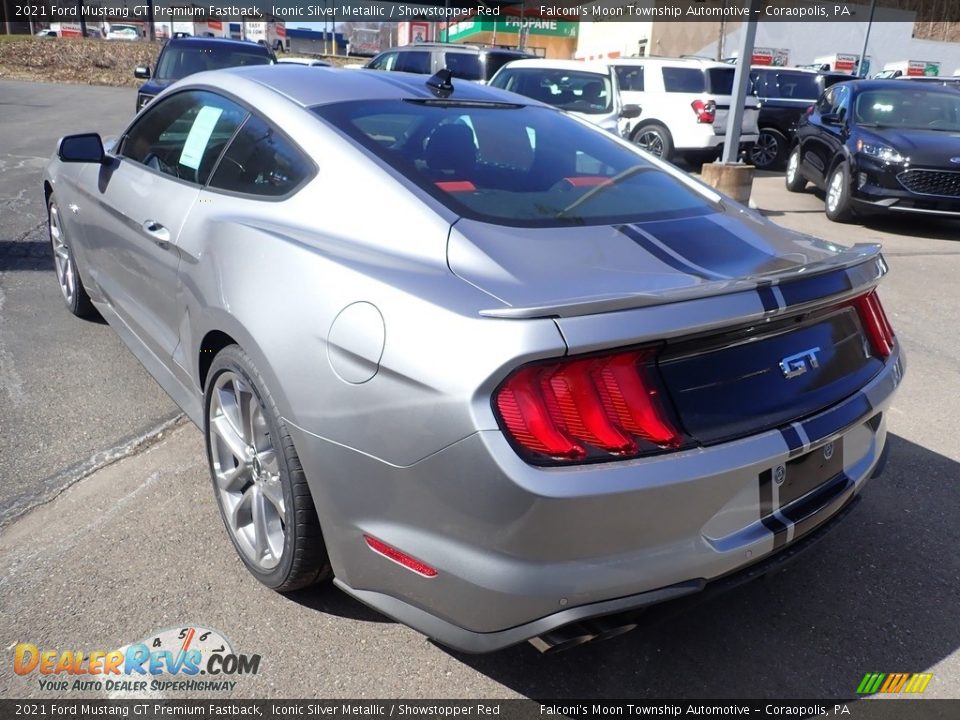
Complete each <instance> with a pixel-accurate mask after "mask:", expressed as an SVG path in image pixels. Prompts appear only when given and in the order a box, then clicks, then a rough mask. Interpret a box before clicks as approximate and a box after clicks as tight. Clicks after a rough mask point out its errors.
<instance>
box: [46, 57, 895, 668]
mask: <svg viewBox="0 0 960 720" xmlns="http://www.w3.org/2000/svg"><path fill="white" fill-rule="evenodd" d="M43 189H44V192H45V194H46V197H47V204H48V207H49V217H50V237H51V242H52V245H53V251H54V254H55V259H56V271H57V278H58V280H59V282H60V286H61V289H62V291H63V296H64V298H65V300H66V303H67V306H68V307H69V309H70V310H71V311H72V312H74V313H76V314H78V315H83V314H86V313H89V312H92V311H93V310H94V309H95V310H97V311H99V312H100V313H101V314H102V315H103V316H104V317H105V318H106V319H107V321H108V322H109V323H110V325H111V326H113V327H114V328H115V329H116V331H117V332H118V333H119V334H120V336H121V337H122V338H123V340H124V342H125V343H126V344H127V346H128V347H129V348H130V349H131V351H132V352H133V353H134V354H135V355H136V356H137V357H138V358H139V359H140V361H141V362H142V363H143V364H144V366H145V367H146V368H147V369H148V370H149V371H150V372H151V373H152V374H153V376H154V377H155V378H156V379H157V381H158V382H159V383H160V384H161V385H162V386H163V387H164V388H165V389H166V391H167V392H168V393H169V394H170V395H171V396H172V397H173V398H174V399H175V400H176V402H177V403H178V404H179V405H180V406H181V407H182V408H183V409H184V411H185V412H186V414H187V415H188V416H189V417H190V418H191V419H192V420H193V421H194V422H195V423H196V424H197V425H198V426H199V427H201V428H203V431H204V433H205V434H206V442H207V452H208V457H209V464H210V470H211V474H212V477H213V489H214V494H215V496H216V498H217V501H218V503H219V507H220V511H221V513H222V515H223V520H224V524H225V526H226V528H227V531H228V533H229V536H230V538H231V540H232V541H233V544H234V545H235V547H236V550H237V552H238V553H239V555H240V557H241V558H243V561H244V562H245V563H246V565H247V567H248V568H249V569H250V571H251V572H252V573H253V574H254V575H255V576H256V577H257V578H258V579H259V580H261V581H262V582H263V583H265V584H267V585H268V586H270V587H273V588H276V589H277V590H281V591H286V590H292V589H295V588H299V587H303V586H305V585H308V584H311V583H314V582H317V581H321V580H325V579H328V578H331V577H332V578H334V580H333V582H335V583H336V584H337V585H338V586H339V587H340V588H342V589H343V590H344V591H346V592H348V593H349V594H351V595H353V596H354V597H356V598H358V599H360V600H361V601H363V602H365V603H367V604H369V605H371V606H373V607H374V608H377V609H378V610H380V611H382V612H383V613H385V614H387V615H389V616H391V617H393V618H396V619H398V620H401V621H402V622H404V623H406V624H408V625H410V626H412V627H414V628H416V629H417V630H420V631H421V632H423V633H425V634H427V635H429V636H430V637H432V638H434V639H436V640H437V641H439V642H442V643H444V644H447V645H450V646H453V647H456V648H460V649H464V650H469V651H478V652H479V651H490V650H496V649H499V648H502V647H506V646H508V645H511V644H513V643H517V642H520V641H523V640H527V639H534V640H535V644H538V645H539V647H540V648H541V649H550V648H556V647H565V646H568V645H572V644H576V643H578V642H583V641H585V640H587V639H590V638H592V637H594V636H598V635H599V636H609V635H612V634H615V633H616V632H620V631H621V630H624V629H626V628H628V627H630V622H629V619H630V618H631V617H632V613H635V612H636V611H637V610H638V609H640V608H644V607H647V606H649V605H652V604H654V603H658V602H660V601H663V600H668V599H671V598H677V597H680V596H684V595H688V594H692V593H696V592H697V591H700V590H702V589H704V587H705V586H707V585H708V584H710V582H711V581H714V580H718V579H720V578H722V577H726V576H728V575H731V574H734V573H735V571H738V572H737V573H736V574H734V577H742V576H744V575H745V574H749V573H751V572H755V571H756V568H757V567H758V565H755V564H756V563H761V564H762V563H767V562H772V560H771V558H774V557H779V558H782V557H783V556H785V555H788V554H792V553H779V551H781V550H784V549H787V548H797V547H799V546H801V545H803V544H804V543H807V542H808V539H809V538H813V537H815V536H818V535H821V534H822V531H823V530H824V529H825V527H826V526H827V524H828V521H830V520H835V519H837V518H839V517H840V516H842V515H845V514H846V510H847V509H848V508H849V507H850V505H851V502H852V501H853V500H854V499H855V497H856V496H857V494H858V493H859V491H860V490H861V488H862V487H863V485H864V483H865V482H866V481H867V479H868V478H869V477H871V476H872V475H874V474H876V472H877V471H878V469H879V466H880V465H881V464H882V459H883V450H884V447H885V441H886V422H885V417H886V412H887V409H888V407H889V404H890V402H891V397H892V395H893V392H894V390H895V388H896V387H897V385H898V383H899V382H900V378H901V375H902V368H903V365H902V356H901V351H900V346H899V343H898V341H897V340H896V339H895V337H894V334H893V331H892V330H891V327H890V324H889V323H888V321H887V318H886V316H885V315H884V311H883V309H882V307H881V305H880V300H879V299H878V296H877V292H876V287H877V285H878V283H879V282H880V280H881V277H882V276H883V275H884V273H885V272H886V265H885V263H884V260H883V258H882V256H881V255H880V254H879V249H878V248H877V247H876V246H872V245H870V246H856V247H853V248H842V247H840V246H837V245H834V244H832V243H829V242H824V241H821V240H817V239H814V238H811V237H808V236H804V235H800V234H797V233H795V232H791V231H789V230H785V229H783V228H780V227H777V226H776V225H773V224H772V223H770V222H768V221H767V220H765V219H763V218H762V217H760V216H758V215H757V214H755V213H753V212H751V211H749V210H747V209H746V208H744V207H742V206H739V205H737V204H735V203H734V202H732V201H731V200H729V199H728V198H726V197H724V196H722V195H719V194H717V193H715V192H714V191H713V190H711V189H709V188H707V187H706V186H704V185H702V184H700V183H699V182H697V181H695V180H693V179H691V178H690V177H688V176H687V175H685V174H683V173H682V172H680V171H678V170H676V169H674V168H673V167H671V166H669V165H668V164H666V163H663V162H660V161H658V160H656V159H653V158H651V157H650V156H648V155H645V154H644V153H643V152H642V151H640V150H638V149H636V148H634V147H633V146H632V145H631V144H630V143H628V142H625V141H623V140H620V139H618V138H616V137H614V136H612V135H610V134H609V133H605V132H603V131H601V130H598V129H596V128H593V127H591V126H590V125H588V124H586V123H583V122H581V121H580V120H577V119H575V118H572V117H569V116H567V115H565V114H564V113H562V112H560V111H558V110H556V109H555V108H551V107H549V106H546V105H541V104H539V103H537V102H535V101H532V100H530V99H528V98H523V97H520V96H518V95H513V94H510V93H506V92H503V91H500V90H497V89H494V88H488V87H483V86H480V85H474V84H471V83H466V82H462V81H456V80H455V81H454V82H453V84H451V82H450V81H449V77H445V76H443V75H442V74H438V76H436V77H433V78H429V79H428V78H426V77H425V76H422V75H407V74H404V73H390V74H381V73H369V74H368V73H361V74H358V73H355V72H350V71H343V70H337V69H325V68H305V67H262V68H245V69H234V70H223V71H217V72H214V73H205V74H198V75H194V76H191V77H190V78H188V79H186V80H184V81H182V82H181V83H178V84H177V85H175V86H173V87H172V88H170V89H169V90H167V91H166V92H165V93H163V94H162V95H160V96H159V97H158V98H157V99H156V100H155V101H154V102H152V103H151V104H150V105H149V106H148V107H147V108H146V109H144V110H143V111H142V112H141V113H140V114H139V115H138V116H137V117H136V118H135V119H134V120H133V122H132V123H131V125H130V126H129V127H128V128H127V129H126V131H125V132H124V133H123V135H122V136H121V137H120V138H119V139H118V140H117V141H115V142H108V143H107V144H106V146H104V145H103V144H102V142H101V140H100V138H99V136H97V135H92V134H91V135H75V136H69V137H66V138H63V139H62V140H61V141H60V144H59V147H58V150H57V155H56V156H55V157H54V158H53V160H52V161H51V163H50V165H49V167H48V169H47V173H46V177H45V182H44V188H43ZM830 524H831V525H832V523H830ZM814 531H817V532H816V533H815V532H814ZM808 534H809V536H808ZM804 536H808V537H805V538H804ZM801 538H804V540H803V541H800V539H801ZM798 541H800V542H799V543H798Z"/></svg>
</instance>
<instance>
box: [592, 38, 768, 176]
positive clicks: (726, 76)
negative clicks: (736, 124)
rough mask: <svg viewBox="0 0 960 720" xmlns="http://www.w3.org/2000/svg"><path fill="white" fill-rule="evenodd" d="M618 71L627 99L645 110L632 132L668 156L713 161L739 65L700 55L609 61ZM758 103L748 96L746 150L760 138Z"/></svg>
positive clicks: (743, 142)
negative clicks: (736, 66) (705, 58)
mask: <svg viewBox="0 0 960 720" xmlns="http://www.w3.org/2000/svg"><path fill="white" fill-rule="evenodd" d="M605 62H607V63H608V64H610V65H611V66H612V67H613V68H614V70H615V72H616V74H617V80H618V83H619V86H620V95H621V97H622V98H623V102H624V103H625V104H629V105H639V106H640V107H641V108H642V109H643V114H642V115H641V116H640V118H639V119H637V120H633V121H631V122H629V123H627V128H626V131H627V134H628V137H629V138H630V139H631V140H633V142H635V143H636V144H637V145H639V146H640V147H642V148H643V149H644V150H646V151H647V152H650V153H652V154H654V155H656V156H657V157H662V158H664V159H666V160H670V159H673V158H675V157H676V156H677V155H683V156H685V157H686V158H687V159H688V160H690V161H692V162H702V161H706V160H712V159H714V158H716V157H717V155H718V154H719V151H720V148H721V147H722V145H723V141H724V136H725V134H726V122H727V115H728V113H729V111H730V95H731V92H732V90H733V76H734V73H735V72H736V68H734V67H731V66H730V65H728V64H727V63H722V62H714V61H712V60H703V59H700V58H661V57H642V58H617V59H615V60H607V61H605ZM758 112H759V109H758V102H757V100H756V98H754V97H750V98H748V99H747V102H746V108H745V110H744V113H743V122H742V124H741V131H742V134H741V136H740V143H741V146H742V147H743V149H747V148H749V146H750V145H751V144H752V143H754V142H756V140H757V116H758Z"/></svg>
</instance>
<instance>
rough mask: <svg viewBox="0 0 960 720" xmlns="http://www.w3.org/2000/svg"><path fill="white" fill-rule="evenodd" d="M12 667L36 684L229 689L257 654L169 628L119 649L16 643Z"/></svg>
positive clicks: (256, 662) (203, 633)
mask: <svg viewBox="0 0 960 720" xmlns="http://www.w3.org/2000/svg"><path fill="white" fill-rule="evenodd" d="M13 671H14V672H15V673H16V674H17V675H21V676H25V677H30V678H33V677H36V679H37V682H38V683H39V687H40V689H41V690H45V691H53V692H57V691H59V692H64V691H67V692H69V691H106V692H110V693H126V692H133V693H138V692H148V691H150V692H158V691H159V692H164V691H184V692H220V691H223V692H230V691H232V690H233V689H234V688H235V687H236V685H237V680H236V679H235V678H236V677H238V676H243V675H256V674H257V673H258V672H259V671H260V656H259V655H248V654H243V653H237V652H235V651H234V649H233V645H232V644H231V643H230V641H229V640H227V639H226V638H225V637H224V636H223V635H222V634H221V633H219V632H217V631H216V630H211V629H209V628H204V627H199V626H190V627H179V628H170V629H169V630H163V631H161V632H158V633H154V634H152V635H149V636H147V637H146V638H144V639H143V640H141V641H140V642H136V643H131V644H130V645H127V646H125V647H122V648H120V649H118V650H111V651H101V650H91V651H85V650H73V649H67V650H60V649H57V648H40V647H38V646H37V645H35V644H33V643H17V645H16V647H15V648H14V651H13Z"/></svg>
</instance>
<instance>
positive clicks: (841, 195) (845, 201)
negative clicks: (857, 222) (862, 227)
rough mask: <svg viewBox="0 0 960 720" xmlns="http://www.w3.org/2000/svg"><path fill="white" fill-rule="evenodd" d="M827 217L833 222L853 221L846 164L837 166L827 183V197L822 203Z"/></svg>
mask: <svg viewBox="0 0 960 720" xmlns="http://www.w3.org/2000/svg"><path fill="white" fill-rule="evenodd" d="M824 209H825V210H826V213H827V217H828V218H829V219H830V220H833V221H834V222H841V223H843V222H850V221H851V220H853V217H854V214H855V213H854V211H853V201H852V200H851V199H850V170H849V169H848V168H847V164H846V163H840V164H839V165H837V166H836V167H835V168H834V169H833V172H832V173H830V179H829V180H828V181H827V196H826V199H825V202H824Z"/></svg>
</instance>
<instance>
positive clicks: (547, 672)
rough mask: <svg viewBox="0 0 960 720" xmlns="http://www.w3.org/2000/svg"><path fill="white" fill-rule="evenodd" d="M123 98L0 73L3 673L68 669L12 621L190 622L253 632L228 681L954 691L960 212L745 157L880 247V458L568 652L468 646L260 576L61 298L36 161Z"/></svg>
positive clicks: (198, 481) (593, 692) (569, 692)
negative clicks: (27, 654) (818, 512)
mask: <svg viewBox="0 0 960 720" xmlns="http://www.w3.org/2000/svg"><path fill="white" fill-rule="evenodd" d="M133 97H134V96H133V91H131V90H118V89H111V88H87V87H79V86H59V85H52V84H44V85H32V84H28V83H14V82H0V523H2V522H3V521H4V520H6V524H5V526H4V528H3V530H2V531H0V641H2V643H3V653H4V654H3V655H2V656H0V695H2V696H6V697H39V696H51V695H56V694H57V693H54V692H50V691H45V690H42V689H41V688H40V687H39V684H38V682H37V679H36V675H34V676H31V677H29V678H24V677H20V676H17V675H15V674H14V672H13V670H12V662H11V660H12V654H13V648H14V647H15V645H16V644H17V643H18V642H29V643H34V644H36V645H38V646H39V647H42V648H57V649H60V650H65V649H83V650H85V651H91V650H112V649H115V648H118V647H121V646H124V645H127V644H128V643H131V642H135V641H138V640H140V639H142V638H145V637H147V636H148V635H150V634H151V633H154V632H155V631H159V630H163V629H166V628H171V627H185V626H188V625H202V626H204V627H209V628H214V629H216V630H219V631H221V632H222V633H223V635H225V636H226V637H228V638H229V639H230V640H231V641H232V642H233V645H234V647H235V648H237V649H238V650H239V651H241V652H246V653H257V654H259V655H261V657H262V662H261V666H260V672H259V673H258V674H257V675H253V676H246V677H242V678H238V684H237V687H236V690H235V692H234V694H235V695H236V696H238V697H287V698H297V697H327V698H333V697H345V698H346V697H350V698H364V697H366V698H371V697H379V698H389V697H406V698H415V697H425V698H438V697H439V698H443V697H458V698H469V697H476V698H480V697H484V698H494V697H497V698H499V697H532V698H564V697H578V698H628V697H658V698H664V697H711V698H724V697H728V698H737V697H773V698H787V697H794V698H802V697H822V698H832V697H851V696H853V695H854V691H855V690H856V686H857V684H858V683H859V681H860V679H861V678H862V677H863V675H864V673H866V672H930V673H933V675H934V679H933V681H932V682H931V683H930V685H929V686H928V689H927V691H926V696H932V697H951V698H960V649H958V648H960V623H958V622H957V609H958V607H960V589H958V588H960V554H958V553H957V551H956V548H957V547H958V546H960V524H958V523H957V522H956V517H957V516H958V514H960V493H958V492H957V488H958V481H960V445H958V443H957V440H956V431H955V428H956V418H957V417H958V415H960V400H958V397H960V369H958V366H957V362H956V356H957V352H958V349H960V328H958V324H957V322H956V318H957V317H958V316H960V293H958V292H957V289H956V278H958V277H960V223H956V222H944V221H936V220H933V221H930V220H926V219H914V218H905V219H889V220H882V221H881V220H878V221H874V222H871V223H870V224H869V225H866V226H861V225H852V226H840V225H835V224H833V223H830V222H829V221H827V220H826V218H825V217H824V215H823V209H822V200H821V198H820V197H818V196H817V194H816V193H814V192H813V191H812V190H810V191H808V192H807V193H804V194H802V195H790V194H788V193H786V192H785V190H784V189H783V181H782V178H781V177H779V176H776V175H772V174H769V175H764V176H762V177H758V178H757V179H756V181H755V184H754V195H753V201H754V203H755V204H756V205H757V207H758V208H760V209H761V210H762V211H763V212H764V213H766V214H767V215H768V216H769V217H770V218H771V219H772V220H774V221H775V222H778V223H780V224H783V225H785V226H788V227H791V228H794V229H797V230H801V231H803V232H807V233H810V234H812V235H818V236H820V237H824V238H828V239H831V240H835V241H837V242H841V243H845V244H852V243H854V242H880V243H882V244H883V246H884V252H885V255H886V257H887V260H888V262H889V264H890V268H891V272H890V274H889V276H888V277H887V279H886V281H885V282H884V285H883V289H882V292H881V294H882V297H883V300H884V303H885V306H886V308H887V312H888V314H889V316H890V319H891V321H892V323H893V325H894V328H895V330H896V331H897V334H898V337H899V338H900V340H901V341H902V343H903V345H904V347H905V349H906V353H907V376H906V379H905V381H904V384H903V385H902V387H901V389H900V392H899V395H898V396H897V398H896V402H895V405H894V407H893V409H892V411H891V412H890V414H889V421H888V422H889V430H890V432H891V448H892V449H891V456H890V462H889V465H888V467H887V471H886V473H885V474H884V475H883V476H882V477H881V478H879V479H878V480H875V481H873V482H871V483H870V485H869V486H868V487H867V488H866V490H865V492H864V500H863V502H861V503H860V505H859V507H858V508H857V509H856V510H855V511H854V513H853V514H851V515H850V516H849V518H848V519H847V520H846V521H845V522H844V523H843V524H842V525H841V526H839V527H838V528H837V529H836V530H835V531H834V532H833V533H832V534H831V535H830V536H829V537H828V538H827V539H826V540H825V541H824V542H822V543H819V544H818V545H816V546H814V547H813V548H812V549H810V550H809V551H808V552H807V553H806V554H805V555H804V556H803V557H802V558H800V559H798V560H797V561H796V562H795V563H793V564H791V565H790V566H789V567H788V568H787V569H785V570H784V571H782V572H780V573H778V574H777V575H775V576H772V577H769V578H766V579H764V580H762V581H759V582H755V583H752V584H750V585H748V586H744V587H741V588H738V589H736V590H733V591H731V592H730V593H728V594H726V595H724V596H722V597H719V598H716V599H714V600H711V601H709V602H706V603H704V604H702V605H700V606H698V607H697V608H696V609H694V610H691V611H688V612H685V613H683V614H681V615H678V616H675V617H671V618H668V619H665V620H664V621H662V622H661V623H659V624H657V625H654V626H651V627H645V628H643V629H641V630H638V631H635V632H633V633H631V634H628V635H626V636H623V637H621V638H618V639H615V640H610V641H607V642H603V643H595V644H592V645H588V646H585V647H583V648H580V649H577V650H574V651H571V652H568V653H562V654H559V655H555V656H541V655H539V654H538V653H537V652H536V651H535V650H534V649H533V648H531V647H529V646H527V645H522V646H517V647H515V648H511V649H508V650H506V651H503V652H501V653H497V654H495V655H489V656H468V655H463V654H459V653H454V652H450V651H447V650H444V649H442V648H439V647H437V646H435V645H433V644H431V643H430V642H428V641H427V640H426V639H424V638H423V637H422V636H420V635H418V634H417V633H415V632H413V631H411V630H408V629H406V628H405V627H403V626H400V625H398V624H396V623H393V622H391V621H389V620H387V619H386V618H383V617H381V616H379V615H378V614H376V613H374V612H372V611H370V610H368V609H367V608H365V607H364V606H362V605H360V604H359V603H357V602H355V601H353V600H351V599H350V598H348V597H347V596H345V595H343V594H342V593H340V592H339V591H338V590H335V589H333V588H331V587H325V588H319V589H312V590H308V591H301V592H298V593H294V594H292V595H290V596H286V597H282V596H279V595H276V594H274V593H272V592H270V591H268V590H266V589H264V588H263V587H261V586H260V585H259V584H257V583H256V581H254V580H253V578H252V577H250V576H249V575H248V573H247V572H246V571H245V569H244V568H243V566H242V564H241V563H240V561H239V560H238V559H237V557H236V555H235V553H234V550H233V548H232V546H231V545H230V543H229V540H228V539H227V536H226V534H225V532H224V530H223V527H222V525H221V522H220V519H219V516H218V514H217V509H216V505H215V502H214V499H213V494H212V492H211V490H210V481H209V478H208V475H207V470H206V466H205V459H204V453H203V443H202V437H201V435H200V433H199V431H198V430H197V429H196V428H194V427H193V426H192V425H190V424H187V423H185V422H177V421H176V420H175V418H176V415H177V413H176V410H175V408H174V406H173V405H172V403H171V402H170V401H169V400H168V399H167V398H166V397H165V396H164V395H163V393H162V391H161V390H160V389H159V388H158V387H157V386H156V384H155V383H154V382H153V381H152V380H151V379H150V378H149V377H148V376H147V374H146V372H145V371H144V370H142V369H141V368H140V367H139V365H138V364H137V362H136V360H134V358H133V357H132V356H131V355H130V354H129V353H128V352H127V351H126V350H125V349H124V348H123V347H122V346H121V344H120V342H119V340H117V339H116V337H115V336H114V334H113V333H112V332H111V331H110V330H109V328H107V327H106V326H105V325H103V324H98V323H90V322H83V321H79V320H76V319H74V318H72V317H71V316H69V315H68V313H67V312H66V310H65V309H64V308H63V307H62V304H61V300H60V297H59V291H58V288H57V286H56V282H55V280H54V276H53V271H52V261H51V260H50V259H49V256H48V254H47V252H46V233H45V228H44V227H43V220H44V210H43V206H42V191H41V187H40V175H41V169H42V167H43V164H44V162H45V158H46V157H47V156H48V155H49V153H50V152H51V151H52V149H53V145H54V142H55V140H56V138H57V137H58V136H60V135H62V134H65V133H67V132H71V131H81V130H88V129H93V130H99V131H101V132H103V133H111V132H117V131H118V130H120V129H121V128H122V126H123V124H124V123H125V122H126V120H127V119H128V118H129V116H130V113H131V109H132V107H133ZM171 423H172V424H171ZM145 436H146V437H148V438H149V439H148V440H147V441H146V442H143V443H141V444H139V445H138V444H137V442H136V441H137V439H138V438H143V437H145ZM110 453H113V455H111V454H110ZM114 456H117V457H119V458H120V459H116V460H115V461H112V460H114V459H115V458H114ZM96 468H99V469H96ZM79 477H82V478H83V479H81V480H79V481H76V480H77V478H79ZM64 488H66V489H64ZM61 491H62V492H61ZM54 496H56V497H54ZM51 498H53V499H51ZM32 506H36V507H34V509H32V510H31V511H29V512H24V510H25V509H26V508H28V507H32ZM91 696H100V697H102V696H103V693H92V694H91Z"/></svg>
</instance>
